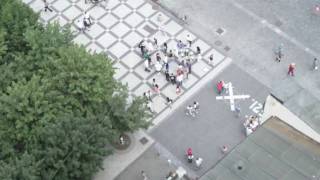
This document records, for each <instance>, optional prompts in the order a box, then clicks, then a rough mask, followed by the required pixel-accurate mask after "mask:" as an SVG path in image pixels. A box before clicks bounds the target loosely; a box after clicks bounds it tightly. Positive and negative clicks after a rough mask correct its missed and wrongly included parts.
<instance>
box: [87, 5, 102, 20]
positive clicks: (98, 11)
mask: <svg viewBox="0 0 320 180" xmlns="http://www.w3.org/2000/svg"><path fill="white" fill-rule="evenodd" d="M89 14H90V17H91V18H93V19H99V18H101V17H102V16H103V15H104V14H106V10H105V9H104V8H103V7H101V6H94V7H93V8H92V9H90V11H89Z"/></svg>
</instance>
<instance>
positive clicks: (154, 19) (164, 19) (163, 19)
mask: <svg viewBox="0 0 320 180" xmlns="http://www.w3.org/2000/svg"><path fill="white" fill-rule="evenodd" d="M159 14H161V22H160V21H159V20H158V16H159ZM169 20H170V18H169V17H168V16H167V15H165V14H163V13H162V12H157V13H155V14H154V15H153V16H152V17H151V18H150V21H151V22H153V23H154V24H156V25H157V26H163V25H164V24H165V23H166V22H168V21H169Z"/></svg>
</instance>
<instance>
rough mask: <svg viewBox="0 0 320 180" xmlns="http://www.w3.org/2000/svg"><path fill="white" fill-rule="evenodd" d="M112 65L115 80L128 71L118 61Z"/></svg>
mask: <svg viewBox="0 0 320 180" xmlns="http://www.w3.org/2000/svg"><path fill="white" fill-rule="evenodd" d="M113 67H114V68H115V74H114V78H116V79H117V80H119V79H120V78H121V77H123V76H124V75H125V74H126V73H127V72H128V70H127V68H126V67H125V66H123V65H122V64H121V63H120V62H117V63H115V64H114V65H113Z"/></svg>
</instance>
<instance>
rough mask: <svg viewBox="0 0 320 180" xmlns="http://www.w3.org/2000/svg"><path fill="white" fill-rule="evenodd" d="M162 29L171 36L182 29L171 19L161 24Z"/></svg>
mask: <svg viewBox="0 0 320 180" xmlns="http://www.w3.org/2000/svg"><path fill="white" fill-rule="evenodd" d="M163 29H164V30H165V31H166V32H168V33H169V34H171V35H172V36H174V35H175V34H177V33H178V32H179V31H181V30H182V26H181V25H179V24H178V23H176V22H175V21H173V20H171V21H170V22H169V23H167V24H166V25H164V26H163Z"/></svg>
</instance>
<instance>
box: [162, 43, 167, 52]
mask: <svg viewBox="0 0 320 180" xmlns="http://www.w3.org/2000/svg"><path fill="white" fill-rule="evenodd" d="M167 51H168V44H167V43H166V42H164V43H163V52H164V54H167Z"/></svg>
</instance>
